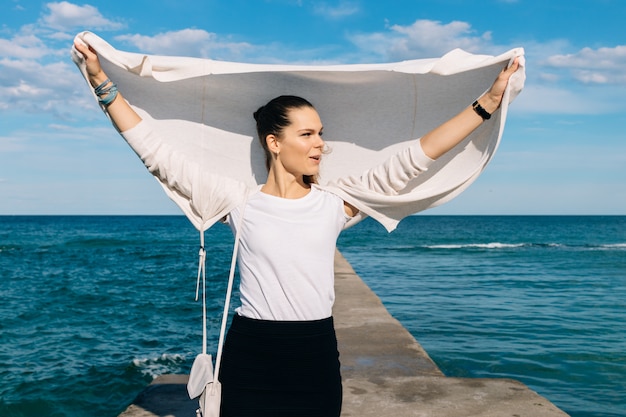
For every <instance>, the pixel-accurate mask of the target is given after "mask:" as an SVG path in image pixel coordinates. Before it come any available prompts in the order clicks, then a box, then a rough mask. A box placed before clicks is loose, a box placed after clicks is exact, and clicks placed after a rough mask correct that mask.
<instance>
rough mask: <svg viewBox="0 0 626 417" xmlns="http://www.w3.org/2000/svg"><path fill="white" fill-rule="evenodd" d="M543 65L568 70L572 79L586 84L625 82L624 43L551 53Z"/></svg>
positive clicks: (625, 48) (625, 46)
mask: <svg viewBox="0 0 626 417" xmlns="http://www.w3.org/2000/svg"><path fill="white" fill-rule="evenodd" d="M545 65H546V66H548V67H552V68H558V69H561V70H563V69H565V70H570V73H571V75H572V77H573V78H574V79H576V80H577V81H580V82H583V83H586V84H626V71H624V68H625V67H626V45H618V46H616V47H613V48H598V49H592V48H583V49H581V50H580V51H578V52H577V53H574V54H566V55H553V56H550V57H549V58H547V59H546V61H545Z"/></svg>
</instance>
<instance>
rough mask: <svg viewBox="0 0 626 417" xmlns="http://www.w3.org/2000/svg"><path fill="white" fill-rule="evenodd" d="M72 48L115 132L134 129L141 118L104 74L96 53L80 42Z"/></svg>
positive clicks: (75, 43)
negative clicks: (79, 59) (81, 63)
mask: <svg viewBox="0 0 626 417" xmlns="http://www.w3.org/2000/svg"><path fill="white" fill-rule="evenodd" d="M74 47H75V48H76V50H77V51H78V52H80V53H81V54H82V56H83V58H84V60H85V65H86V69H87V78H88V80H89V83H90V84H91V86H92V87H93V88H94V90H95V92H96V95H97V96H98V99H99V100H100V103H101V104H103V105H104V106H105V107H106V111H107V113H108V114H109V117H110V118H111V120H112V121H113V124H114V125H115V127H116V128H117V130H119V131H120V132H124V131H126V130H129V129H131V128H133V127H135V126H136V125H137V124H138V123H139V122H140V121H141V117H139V115H138V114H137V113H136V112H135V110H133V108H132V107H130V106H129V105H128V103H127V102H126V100H124V98H123V97H122V95H121V94H120V93H119V91H117V87H116V86H115V84H114V83H113V82H112V81H111V80H109V78H108V77H107V75H106V74H105V73H104V71H103V70H102V67H101V66H100V60H99V59H98V55H97V54H96V52H95V51H94V50H93V49H92V48H91V47H90V46H88V45H85V44H84V43H82V42H74Z"/></svg>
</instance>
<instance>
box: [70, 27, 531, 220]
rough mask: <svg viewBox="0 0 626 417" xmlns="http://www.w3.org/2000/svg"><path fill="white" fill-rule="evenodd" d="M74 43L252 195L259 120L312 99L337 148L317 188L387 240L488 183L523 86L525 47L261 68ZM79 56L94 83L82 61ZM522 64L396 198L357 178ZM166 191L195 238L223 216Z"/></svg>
mask: <svg viewBox="0 0 626 417" xmlns="http://www.w3.org/2000/svg"><path fill="white" fill-rule="evenodd" d="M77 38H78V39H79V40H81V41H83V42H85V43H87V44H89V45H90V46H92V47H93V48H94V49H95V50H96V51H97V52H98V54H99V57H100V61H101V63H102V66H103V68H104V70H105V72H106V73H107V75H109V77H110V78H111V79H112V80H113V81H114V82H115V83H116V84H117V85H118V87H119V89H120V91H121V92H122V93H123V95H124V98H125V99H126V100H127V101H128V102H129V103H130V104H131V105H132V106H133V107H134V108H135V109H136V110H137V111H138V112H139V113H140V114H141V116H142V117H143V118H144V120H148V121H151V122H152V123H157V124H158V126H159V127H158V128H159V129H160V130H161V131H162V133H163V134H162V136H163V137H164V138H165V139H166V140H168V141H169V143H168V146H171V147H172V148H173V149H176V151H177V152H179V153H180V154H182V155H184V156H185V158H186V160H188V161H189V162H190V163H196V164H198V165H201V166H202V167H203V170H206V173H207V174H209V175H219V176H224V177H227V178H229V181H231V183H232V182H233V181H235V182H238V183H240V184H244V185H245V187H243V188H246V189H250V188H254V187H256V186H258V185H259V184H262V183H263V182H264V181H265V179H266V175H267V174H266V169H265V163H264V155H263V151H262V149H261V147H260V145H259V144H258V140H257V139H256V132H255V124H254V119H253V117H252V113H253V112H254V111H255V110H256V109H257V108H258V107H259V106H261V105H263V104H265V103H266V102H268V101H269V100H270V99H272V98H274V97H276V96H278V95H282V94H290V95H298V96H301V97H304V98H306V99H307V100H309V101H310V102H311V103H313V105H314V106H315V107H316V109H317V110H318V112H319V113H320V117H321V119H322V121H323V122H324V139H325V141H326V143H327V145H328V146H329V147H330V148H331V153H330V154H328V155H325V156H324V160H323V162H322V167H321V170H320V177H319V183H320V186H321V187H322V188H325V189H327V190H329V191H331V192H334V193H336V194H338V195H339V196H341V197H342V198H343V199H344V200H345V201H348V202H349V203H351V204H353V205H354V206H356V207H357V208H358V209H359V210H360V211H361V215H360V216H359V217H358V218H357V219H355V220H354V222H356V221H358V220H359V219H360V218H362V217H363V216H364V215H369V216H372V217H373V218H375V219H376V220H378V221H379V222H380V223H381V224H383V226H385V227H386V228H387V230H390V231H391V230H393V229H394V228H395V227H396V225H397V223H398V222H399V221H400V220H401V219H402V218H403V217H405V216H407V215H410V214H413V213H416V212H419V211H422V210H425V209H427V208H430V207H434V206H436V205H439V204H442V203H444V202H446V201H449V200H450V199H452V198H453V197H455V196H457V195H458V194H459V193H460V192H462V191H463V190H465V189H466V188H467V187H468V186H469V185H470V184H471V183H472V182H473V181H474V180H475V179H476V178H477V177H478V175H480V173H481V172H482V171H483V169H484V168H485V166H486V165H487V163H488V162H489V161H490V159H491V158H492V157H493V155H494V153H495V151H496V149H497V147H498V144H499V142H500V139H501V137H502V132H503V129H504V124H505V119H506V115H507V111H508V105H509V103H510V102H511V101H513V99H514V98H515V97H516V96H517V95H518V94H519V92H520V91H521V90H522V88H523V85H524V80H525V72H524V66H523V64H524V61H523V53H524V51H523V49H522V48H516V49H512V50H510V51H508V52H506V53H503V54H501V55H499V56H495V57H494V56H487V55H474V54H470V53H467V52H464V51H462V50H459V49H456V50H453V51H451V52H450V53H448V54H446V55H444V56H443V57H441V58H437V59H420V60H412V61H404V62H397V63H387V64H359V65H329V66H304V65H259V64H243V63H233V62H221V61H214V60H210V59H199V58H187V57H172V56H155V55H143V54H137V53H129V52H123V51H119V50H116V49H115V48H113V47H112V46H111V45H110V44H108V43H107V42H106V41H104V40H103V39H101V38H100V37H98V36H97V35H95V34H93V33H90V32H82V33H80V34H78V35H77ZM72 55H73V59H74V61H75V62H76V64H77V65H78V67H79V68H80V70H81V72H82V73H83V75H85V67H84V62H83V60H82V59H81V57H80V56H79V55H80V54H78V53H77V52H76V51H75V50H74V51H73V54H72ZM515 57H522V58H520V63H521V64H522V65H521V66H520V69H519V70H518V71H517V72H516V73H515V74H514V75H513V76H512V77H511V79H510V82H509V87H508V88H507V90H506V92H505V95H504V100H503V102H502V106H501V108H500V109H499V110H498V111H497V112H496V113H495V114H494V115H493V117H492V118H491V119H490V120H489V121H486V122H485V123H483V124H482V125H481V126H480V127H479V128H478V129H477V130H476V131H475V132H474V133H472V134H471V135H470V136H469V137H468V138H467V139H466V140H465V141H464V142H463V143H462V144H460V145H459V146H457V147H456V148H455V149H453V150H452V151H450V152H449V153H447V154H446V155H444V156H443V157H441V158H439V159H438V160H437V161H435V162H434V163H433V164H431V165H430V167H429V168H428V171H426V172H424V173H422V174H421V175H419V176H418V177H416V178H415V179H413V180H411V181H410V182H409V183H408V184H407V186H406V187H405V188H404V189H403V190H401V191H399V192H393V193H381V192H379V191H375V190H372V189H370V188H368V187H363V186H362V185H361V184H360V183H359V174H361V173H362V172H364V171H366V170H368V169H370V168H372V167H375V166H378V165H380V164H382V163H383V162H384V161H385V160H387V159H388V158H389V157H391V156H392V155H394V154H396V153H398V152H399V151H401V150H403V149H406V148H407V147H408V146H409V145H410V144H411V143H415V139H417V138H419V137H421V136H422V135H423V134H425V133H426V132H428V131H429V130H431V129H432V128H434V127H436V126H437V125H439V124H441V123H442V122H444V121H446V120H448V119H449V118H450V117H452V116H454V115H455V114H456V113H458V112H459V111H461V110H462V109H463V108H464V107H466V106H468V105H469V104H471V103H472V102H473V101H474V100H475V99H476V98H478V97H479V96H480V95H481V94H482V93H483V92H484V91H485V90H486V89H487V88H489V87H490V86H491V84H492V82H493V80H494V79H495V78H496V76H497V74H498V72H499V71H500V70H501V69H502V68H503V67H504V66H505V65H507V64H508V63H510V62H511V61H512V59H514V58H515ZM131 146H133V144H132V143H131ZM133 148H135V147H134V146H133ZM135 151H136V152H137V149H135ZM138 153H139V152H138ZM157 179H158V178H157ZM160 183H161V185H162V186H163V187H164V189H165V192H166V193H167V194H168V196H170V197H171V198H172V199H173V200H174V201H175V202H176V204H178V206H179V207H180V208H181V209H182V210H183V212H184V213H185V214H186V215H187V217H188V218H189V220H190V221H191V222H192V223H193V224H194V226H195V227H196V228H197V229H198V230H201V231H202V230H206V229H207V228H209V227H210V226H211V225H212V224H213V223H214V222H215V221H216V219H218V218H219V216H220V215H222V213H217V212H214V213H202V212H198V210H194V209H193V207H191V206H190V201H189V200H190V197H189V196H185V195H182V194H181V193H180V192H179V191H177V190H175V189H173V187H172V185H171V184H169V183H168V182H166V181H163V180H160ZM239 188H241V187H239ZM233 192H237V191H235V190H233ZM244 195H245V193H244V192H242V193H241V198H240V199H241V200H242V199H243V198H244ZM230 208H232V207H230ZM354 222H352V223H351V224H353V223H354Z"/></svg>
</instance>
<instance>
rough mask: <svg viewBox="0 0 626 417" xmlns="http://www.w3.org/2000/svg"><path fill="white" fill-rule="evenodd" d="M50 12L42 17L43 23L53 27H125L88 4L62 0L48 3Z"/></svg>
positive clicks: (63, 28)
mask: <svg viewBox="0 0 626 417" xmlns="http://www.w3.org/2000/svg"><path fill="white" fill-rule="evenodd" d="M46 7H47V8H48V12H49V13H48V14H47V15H45V16H44V17H43V18H42V20H41V21H42V24H43V25H44V26H46V27H49V28H51V29H56V30H61V31H66V30H69V29H74V28H85V27H89V28H92V29H100V30H117V29H121V28H123V27H124V25H123V24H121V23H119V22H114V21H112V20H109V19H107V18H105V17H104V16H102V14H101V13H100V12H99V11H98V9H97V8H95V7H93V6H90V5H88V4H86V5H84V6H78V5H76V4H72V3H69V2H67V1H62V2H59V3H48V4H46Z"/></svg>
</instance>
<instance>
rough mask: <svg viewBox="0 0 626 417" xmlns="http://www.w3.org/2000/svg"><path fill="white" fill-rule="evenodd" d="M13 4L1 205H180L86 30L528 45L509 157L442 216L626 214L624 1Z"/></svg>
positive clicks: (424, 48)
mask: <svg viewBox="0 0 626 417" xmlns="http://www.w3.org/2000/svg"><path fill="white" fill-rule="evenodd" d="M0 16H1V17H0V23H1V26H0V214H179V213H180V212H179V210H178V208H177V207H176V206H175V205H174V204H173V203H172V202H171V201H170V200H169V199H168V198H167V197H166V196H165V194H164V193H163V192H162V190H161V188H160V186H159V185H158V184H157V183H156V181H155V180H154V179H153V178H152V177H151V176H150V175H149V174H148V172H147V171H146V170H145V169H144V168H143V165H142V164H141V162H140V161H139V160H138V159H137V158H136V156H135V155H134V154H133V153H132V151H131V150H130V148H128V146H127V145H126V144H125V143H124V142H123V140H122V139H121V138H120V137H119V136H118V135H117V133H116V132H115V131H114V129H113V128H112V127H111V126H110V125H109V123H108V121H107V119H106V118H105V117H104V115H103V114H102V112H101V111H100V110H99V108H98V107H97V106H96V103H95V102H94V101H93V99H92V97H91V96H90V93H89V91H88V89H87V87H86V85H85V83H84V81H83V79H82V77H81V76H80V74H79V73H78V71H77V70H76V67H75V66H74V64H73V63H72V62H71V60H70V58H69V48H70V46H71V43H72V39H73V37H74V35H75V34H76V33H77V32H79V31H82V30H91V31H93V32H95V33H97V34H98V35H100V36H101V37H103V38H104V39H106V40H107V41H109V42H110V43H111V44H113V45H114V46H115V47H117V48H118V49H122V50H128V51H137V52H144V53H155V54H174V55H185V56H201V57H208V58H212V59H220V60H228V61H241V62H255V63H300V64H302V63H305V64H306V63H311V64H312V63H315V64H333V63H373V62H391V61H398V60H404V59H416V58H431V57H438V56H441V55H443V54H444V53H446V52H448V51H449V50H451V49H454V48H458V47H460V48H463V49H465V50H468V51H470V52H475V53H483V54H493V55H495V54H500V53H502V52H504V51H506V50H508V49H511V48H513V47H520V46H521V47H524V48H525V50H526V59H527V82H526V88H525V90H524V91H523V92H522V94H521V95H520V96H519V97H518V98H517V100H516V101H515V102H514V103H513V104H512V106H511V108H510V112H509V119H508V122H507V127H506V129H505V133H504V139H503V143H502V145H501V146H500V148H499V150H498V153H497V154H496V157H495V158H494V160H493V161H492V163H491V164H490V165H489V166H488V167H487V170H486V171H485V173H484V174H483V175H482V176H481V177H480V178H479V179H478V180H477V181H476V182H475V183H474V184H473V185H472V186H471V187H470V188H469V189H468V190H467V191H466V192H465V193H463V194H462V195H461V196H459V197H458V198H457V199H455V200H453V201H452V202H450V203H448V204H446V205H444V206H442V207H439V208H436V209H434V210H432V211H430V213H433V214H622V215H623V214H626V133H625V132H624V128H625V127H626V70H625V69H626V30H624V21H626V2H625V1H623V0H593V1H591V0H590V1H587V0H551V1H545V0H532V1H531V0H482V1H479V2H477V1H467V0H438V1H430V0H412V1H408V0H406V1H404V0H401V1H393V0H387V1H379V0H352V1H350V0H345V1H313V0H311V1H308V0H246V1H244V0H228V1H225V0H222V1H217V0H195V1H184V0H176V1H174V0H133V1H127V2H114V1H110V0H109V1H90V2H87V3H82V2H81V3H73V2H65V1H63V2H45V1H35V0H29V1H26V0H3V1H2V3H1V4H0ZM260 104H262V103H260Z"/></svg>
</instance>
